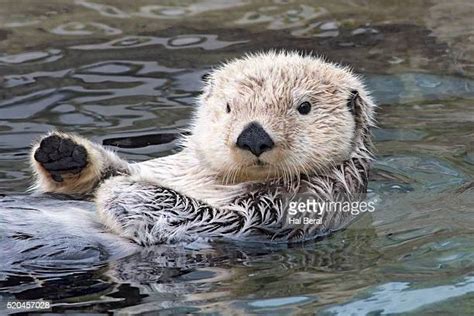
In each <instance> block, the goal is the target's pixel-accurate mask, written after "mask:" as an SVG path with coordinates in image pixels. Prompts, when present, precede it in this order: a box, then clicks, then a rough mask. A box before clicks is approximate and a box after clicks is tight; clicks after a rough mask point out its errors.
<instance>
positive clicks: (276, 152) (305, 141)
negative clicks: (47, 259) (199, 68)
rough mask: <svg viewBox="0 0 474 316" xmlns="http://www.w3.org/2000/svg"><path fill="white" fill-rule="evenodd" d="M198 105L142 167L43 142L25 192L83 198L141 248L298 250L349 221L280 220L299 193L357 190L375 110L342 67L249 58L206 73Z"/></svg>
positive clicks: (331, 195)
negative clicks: (163, 152) (184, 244)
mask: <svg viewBox="0 0 474 316" xmlns="http://www.w3.org/2000/svg"><path fill="white" fill-rule="evenodd" d="M197 103H198V108H197V111H196V113H195V115H194V119H193V123H192V126H191V128H190V134H189V135H187V136H183V139H182V143H181V144H182V150H181V151H180V152H179V153H177V154H175V155H171V156H167V157H163V158H157V159H153V160H149V161H145V162H140V163H130V162H127V161H125V160H123V159H121V158H120V157H119V156H118V155H116V154H115V153H114V152H112V151H109V150H107V149H106V148H104V147H102V146H101V145H99V144H95V143H92V142H90V141H88V140H86V139H84V138H82V137H79V136H76V135H71V134H63V133H59V132H53V133H51V134H49V135H46V136H45V137H43V138H42V139H41V140H40V141H39V142H38V143H37V144H35V145H34V147H33V150H32V154H31V164H32V168H33V170H34V173H35V177H36V182H35V185H34V186H33V190H34V191H36V192H39V193H46V192H49V193H63V194H73V195H80V196H84V197H86V196H88V197H91V196H92V199H93V200H94V201H95V203H96V207H97V215H98V216H97V218H98V221H99V222H100V223H102V224H103V225H105V227H106V228H108V229H109V230H110V231H111V232H113V233H115V234H117V235H119V236H122V237H125V238H128V239H131V240H133V241H135V242H136V243H138V244H141V245H150V244H157V243H165V242H178V241H190V240H194V239H196V238H199V237H205V238H228V239H238V240H249V241H279V242H292V241H303V240H308V239H314V238H316V237H318V236H321V235H325V234H327V233H329V232H331V231H334V230H337V229H340V228H341V227H344V226H345V225H347V223H348V222H349V221H350V220H351V218H352V216H351V215H350V214H349V213H344V212H323V213H322V214H319V215H314V216H317V217H318V224H312V225H311V224H304V223H301V224H294V223H291V222H290V221H289V214H288V212H287V211H288V210H287V206H288V204H287V203H288V201H292V200H295V199H299V198H300V197H301V196H311V197H314V198H316V199H317V200H321V201H351V200H354V199H359V198H361V197H362V196H363V195H364V194H365V192H366V189H367V181H368V170H369V164H370V161H371V153H370V149H371V142H370V135H369V128H370V127H371V126H372V125H373V112H374V107H375V105H374V103H373V102H372V100H371V99H370V97H369V96H368V93H367V92H366V91H365V88H364V86H363V84H362V83H361V81H360V80H359V79H358V78H357V77H356V76H355V75H353V74H352V73H351V72H350V71H349V70H348V69H346V68H343V67H340V66H337V65H334V64H330V63H327V62H325V61H323V60H321V59H319V58H315V57H312V56H301V55H298V54H296V53H285V52H269V53H262V54H256V55H248V56H246V57H244V58H242V59H237V60H234V61H231V62H229V63H227V64H224V65H223V66H221V67H219V68H217V69H215V70H214V71H213V72H212V73H211V74H210V75H209V76H208V77H207V79H206V84H205V87H204V91H203V93H202V95H201V96H200V97H199V98H198V100H197ZM64 212H67V210H64ZM305 215H306V216H310V215H309V214H305Z"/></svg>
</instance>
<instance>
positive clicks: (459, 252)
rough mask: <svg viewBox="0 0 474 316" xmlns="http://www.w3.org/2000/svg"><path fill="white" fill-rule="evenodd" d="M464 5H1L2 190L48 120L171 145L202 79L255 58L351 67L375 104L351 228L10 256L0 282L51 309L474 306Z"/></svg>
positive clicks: (470, 61)
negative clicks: (244, 241)
mask: <svg viewBox="0 0 474 316" xmlns="http://www.w3.org/2000/svg"><path fill="white" fill-rule="evenodd" d="M472 16H474V5H473V4H472V2H471V1H468V0H458V1H448V2H446V1H434V0H433V1H370V0H369V1H363V0H351V1H349V0H347V1H318V2H315V1H283V0H279V1H277V0H275V1H252V2H251V3H250V2H249V1H198V2H191V1H160V2H159V5H158V4H157V3H155V2H152V1H142V0H138V1H105V0H94V1H93V0H90V1H89V0H76V1H49V0H46V1H32V0H31V1H20V0H17V1H10V0H0V153H1V154H0V193H2V194H7V195H8V194H17V193H21V192H24V190H25V189H26V187H27V186H28V184H29V181H30V180H29V177H30V175H29V172H28V165H27V155H28V146H29V144H30V143H31V141H32V140H33V139H36V138H37V137H38V136H39V135H41V134H43V133H45V132H46V131H48V130H50V129H52V128H53V127H56V128H60V129H62V130H64V131H69V132H76V133H79V134H81V135H84V136H87V137H90V138H92V139H94V140H96V141H98V142H103V143H105V144H110V145H116V146H118V147H117V150H118V152H119V153H120V154H121V155H123V156H124V157H126V158H128V159H132V160H137V161H140V160H145V159H149V158H152V157H157V156H162V155H166V154H169V153H171V152H173V150H174V148H175V144H174V143H173V141H172V140H173V138H174V137H173V135H174V134H175V133H176V132H177V131H178V130H179V129H180V128H182V127H184V126H186V125H187V124H188V120H189V117H190V113H191V112H192V110H193V100H194V97H195V96H196V95H198V93H199V89H200V87H201V86H202V83H201V77H202V75H204V74H205V73H206V72H207V71H208V70H209V69H210V68H212V67H213V66H215V65H217V64H218V63H219V62H220V61H223V60H225V59H228V58H232V57H236V56H240V55H242V54H244V53H246V52H251V51H260V50H265V49H270V48H286V49H295V50H296V49H297V50H301V51H307V52H309V51H313V52H315V53H317V54H321V55H324V56H326V57H327V59H329V60H331V61H335V62H340V63H342V64H347V65H351V66H352V67H353V68H354V70H355V71H356V72H358V73H360V74H362V75H363V76H364V78H365V81H366V83H367V85H368V86H369V88H370V89H371V90H372V91H373V95H374V97H375V98H376V99H377V103H378V104H379V105H380V107H379V109H378V116H377V117H378V124H379V128H378V129H377V130H374V135H375V145H376V148H377V162H376V164H375V166H374V170H373V172H372V181H371V183H370V194H369V198H370V199H373V200H374V201H376V203H377V204H376V205H377V207H376V210H375V212H374V213H372V214H368V215H365V216H363V217H361V218H360V219H359V220H358V221H357V222H355V223H354V224H353V225H351V226H350V227H349V228H348V229H347V230H345V231H341V232H338V233H336V234H334V235H332V236H330V237H329V238H326V239H323V240H321V241H319V242H317V243H312V244H306V245H296V246H292V247H284V248H277V247H274V246H268V247H261V246H259V247H255V246H249V245H229V244H221V243H218V244H212V245H210V246H207V247H196V248H195V249H191V248H192V247H191V248H190V247H186V246H161V247H155V248H151V249H144V250H142V251H139V252H138V253H136V254H134V255H132V256H128V257H125V258H120V259H113V258H109V257H107V254H102V253H100V251H99V252H97V253H99V254H97V253H95V252H94V254H93V255H90V254H89V252H87V251H86V252H85V253H84V258H86V259H87V258H89V255H90V257H91V258H92V257H93V258H94V259H91V260H92V261H88V260H86V259H84V260H83V261H80V262H77V263H76V264H74V263H72V264H71V263H70V262H69V266H68V267H67V268H65V267H63V266H48V267H47V268H45V267H44V266H40V267H38V266H37V265H36V266H35V265H28V264H25V263H24V262H23V263H21V262H19V263H16V265H15V264H13V265H11V266H8V269H7V268H6V265H5V266H4V267H3V268H2V271H1V272H0V292H1V294H2V295H3V296H4V298H10V299H11V298H15V297H16V298H17V299H36V298H44V299H49V300H52V301H53V303H54V304H55V307H54V311H57V312H64V311H88V312H104V313H105V312H107V311H111V310H115V311H120V312H123V313H127V312H128V313H131V314H137V313H144V314H146V313H149V314H152V313H153V312H155V311H161V312H162V313H181V314H183V313H203V314H229V313H230V314H249V313H250V314H252V313H255V314H268V315H275V314H279V315H289V314H313V313H320V314H322V315H348V314H351V313H352V314H354V315H365V314H371V315H375V314H377V315H378V314H398V313H401V314H413V315H420V314H429V315H432V314H440V315H444V314H455V315H463V314H472V313H474V273H473V270H474V234H473V232H474V231H473V227H474V217H473V212H474V182H473V176H474V137H473V136H474V107H473V106H474V67H473V65H474V23H473V22H474V21H473V18H472ZM94 256H95V257H94ZM3 260H4V261H5V260H6V258H5V257H4V258H3ZM4 261H2V260H0V262H4ZM88 262H89V263H88ZM43 263H44V262H43ZM92 263H93V264H92ZM30 264H31V262H30Z"/></svg>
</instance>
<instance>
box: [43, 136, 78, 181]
mask: <svg viewBox="0 0 474 316" xmlns="http://www.w3.org/2000/svg"><path fill="white" fill-rule="evenodd" d="M34 158H35V160H36V161H38V162H39V163H40V164H41V165H42V166H43V168H45V169H46V170H47V171H48V172H49V173H50V174H51V176H52V178H53V180H54V181H57V182H62V181H63V178H62V176H61V173H72V174H78V173H80V172H81V171H82V169H84V167H85V166H86V165H87V150H86V149H85V148H84V146H82V145H79V144H76V143H75V142H73V141H72V140H71V139H69V138H62V137H60V136H58V135H51V136H48V137H46V138H44V139H43V140H42V141H41V143H40V146H39V148H38V149H37V150H36V152H35V154H34Z"/></svg>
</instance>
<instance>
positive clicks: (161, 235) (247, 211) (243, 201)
mask: <svg viewBox="0 0 474 316" xmlns="http://www.w3.org/2000/svg"><path fill="white" fill-rule="evenodd" d="M96 198H97V210H98V214H99V217H100V220H101V221H102V223H103V224H105V225H106V226H107V227H108V228H109V229H111V230H112V231H113V232H115V233H116V234H118V235H120V236H122V237H125V238H128V239H131V240H133V241H135V242H136V243H138V244H140V245H143V246H146V245H153V244H160V243H168V242H179V241H192V240H195V239H197V238H203V237H204V238H225V239H235V240H242V241H261V242H262V241H263V242H265V241H273V242H274V241H281V242H283V241H284V242H288V241H302V240H308V239H313V238H316V237H318V236H320V235H323V234H325V233H327V231H328V226H326V225H298V224H295V223H293V222H291V221H289V218H290V217H289V216H288V214H287V207H286V203H285V202H284V198H283V196H282V195H280V194H279V193H278V192H276V191H275V192H274V194H269V192H268V190H262V191H261V192H260V191H255V192H253V193H252V194H249V195H247V196H243V197H241V198H239V199H238V200H236V201H235V203H233V204H231V205H228V206H227V207H223V208H215V207H211V206H209V205H207V204H206V203H203V202H201V201H198V200H196V199H192V198H190V197H187V196H185V195H183V194H181V193H179V192H177V191H175V190H171V189H168V188H164V187H160V186H157V185H155V184H150V183H146V182H136V181H133V180H132V179H131V178H130V177H117V178H114V179H111V180H107V181H106V182H105V183H104V184H103V185H102V186H101V187H100V188H99V190H98V192H97V196H96ZM322 216H323V217H326V216H327V214H323V215H322Z"/></svg>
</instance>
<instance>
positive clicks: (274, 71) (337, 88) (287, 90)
mask: <svg viewBox="0 0 474 316" xmlns="http://www.w3.org/2000/svg"><path fill="white" fill-rule="evenodd" d="M354 81H355V78H354V77H353V76H352V75H351V73H350V72H348V71H347V70H346V69H344V68H340V67H337V66H335V65H333V64H330V63H326V62H324V61H323V60H321V59H318V58H314V57H310V56H300V55H298V54H278V53H269V54H262V55H249V56H246V57H245V58H243V59H238V60H235V61H231V62H229V63H227V64H224V65H223V66H221V67H220V68H218V69H216V70H215V71H214V72H213V74H212V77H211V82H210V90H209V95H210V94H212V95H213V96H214V97H217V98H220V99H222V100H223V101H224V100H225V101H226V102H236V103H237V104H236V105H239V103H251V104H253V103H256V104H260V105H261V106H269V105H277V106H282V105H287V106H291V105H292V103H293V102H299V101H301V100H302V99H304V98H305V97H311V98H313V99H314V100H315V101H318V99H320V100H325V101H327V100H329V99H331V100H332V101H334V102H337V101H342V99H341V100H339V98H338V96H337V92H342V93H343V94H345V93H346V92H347V91H348V90H349V89H350V87H351V86H354ZM355 83H356V84H357V82H355ZM329 96H331V97H329ZM342 97H344V95H343V96H342Z"/></svg>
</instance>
